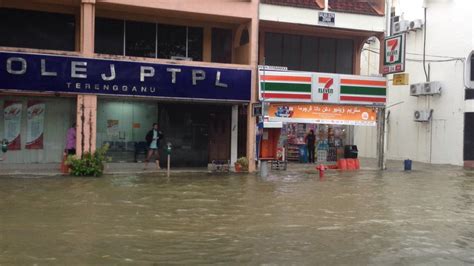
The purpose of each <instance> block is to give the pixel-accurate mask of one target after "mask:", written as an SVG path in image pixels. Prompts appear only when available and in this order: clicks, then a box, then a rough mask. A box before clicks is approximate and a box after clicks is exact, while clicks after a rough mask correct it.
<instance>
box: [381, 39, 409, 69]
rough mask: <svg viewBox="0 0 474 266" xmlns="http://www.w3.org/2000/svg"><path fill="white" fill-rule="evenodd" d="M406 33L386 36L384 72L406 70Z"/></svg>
mask: <svg viewBox="0 0 474 266" xmlns="http://www.w3.org/2000/svg"><path fill="white" fill-rule="evenodd" d="M405 43H406V34H405V33H402V34H398V35H394V36H390V37H387V38H385V40H384V51H385V55H384V60H383V73H384V74H393V73H399V72H404V71H405Z"/></svg>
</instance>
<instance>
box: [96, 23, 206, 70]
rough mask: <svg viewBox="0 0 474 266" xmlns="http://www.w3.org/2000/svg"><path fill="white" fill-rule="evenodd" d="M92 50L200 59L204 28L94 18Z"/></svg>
mask: <svg viewBox="0 0 474 266" xmlns="http://www.w3.org/2000/svg"><path fill="white" fill-rule="evenodd" d="M95 25H96V30H95V52H96V53H103V54H114V55H127V56H137V57H151V58H164V59H188V60H193V61H202V53H203V52H202V50H203V29H202V28H198V27H187V26H176V25H165V24H156V23H148V22H136V21H121V20H114V19H107V18H96V23H95Z"/></svg>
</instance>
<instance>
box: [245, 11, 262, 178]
mask: <svg viewBox="0 0 474 266" xmlns="http://www.w3.org/2000/svg"><path fill="white" fill-rule="evenodd" d="M256 14H258V12H256ZM258 21H259V20H258V15H257V16H256V17H254V18H252V21H251V22H250V24H251V25H249V27H248V29H249V35H250V36H249V37H250V65H251V67H252V80H251V91H250V104H249V105H248V106H247V158H248V160H249V172H250V173H252V172H255V170H256V164H255V148H256V135H255V134H256V132H255V126H256V120H255V117H254V116H253V115H252V114H253V111H252V103H255V102H256V101H257V100H258V98H257V88H258V86H257V82H258V80H257V74H258V70H257V68H258V27H259V23H258Z"/></svg>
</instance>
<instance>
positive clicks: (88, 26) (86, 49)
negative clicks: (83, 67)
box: [79, 0, 95, 56]
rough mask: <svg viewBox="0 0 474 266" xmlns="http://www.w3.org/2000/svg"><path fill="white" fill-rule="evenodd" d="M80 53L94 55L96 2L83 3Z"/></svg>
mask: <svg viewBox="0 0 474 266" xmlns="http://www.w3.org/2000/svg"><path fill="white" fill-rule="evenodd" d="M80 25H81V35H80V42H79V43H80V51H81V53H82V54H83V55H85V56H92V55H94V29H95V0H82V3H81V21H80Z"/></svg>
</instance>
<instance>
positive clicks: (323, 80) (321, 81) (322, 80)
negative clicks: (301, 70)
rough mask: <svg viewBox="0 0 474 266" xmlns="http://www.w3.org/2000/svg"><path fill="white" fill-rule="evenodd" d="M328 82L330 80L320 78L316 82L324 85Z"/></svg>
mask: <svg viewBox="0 0 474 266" xmlns="http://www.w3.org/2000/svg"><path fill="white" fill-rule="evenodd" d="M329 80H331V78H324V77H321V78H319V79H318V82H319V83H324V84H326V83H328V81H329Z"/></svg>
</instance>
